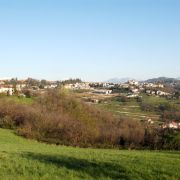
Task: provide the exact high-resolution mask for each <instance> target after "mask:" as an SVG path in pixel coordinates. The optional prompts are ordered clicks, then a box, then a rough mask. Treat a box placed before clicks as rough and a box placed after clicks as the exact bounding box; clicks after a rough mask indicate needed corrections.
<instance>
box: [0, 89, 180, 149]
mask: <svg viewBox="0 0 180 180" xmlns="http://www.w3.org/2000/svg"><path fill="white" fill-rule="evenodd" d="M0 127H3V128H11V129H16V131H17V133H18V134H20V135H22V136H24V137H27V138H32V139H37V140H39V141H44V142H48V143H56V144H63V145H71V146H80V147H106V148H107V147H120V148H151V149H163V148H164V149H180V136H179V135H178V134H176V133H174V132H171V131H168V132H167V130H162V129H151V128H147V127H146V126H145V125H143V124H142V123H141V122H140V121H135V120H132V119H128V118H118V117H115V116H113V115H112V114H111V113H108V112H106V111H103V110H100V109H98V108H95V107H94V106H91V105H87V104H85V103H83V102H81V101H80V100H77V99H76V98H75V97H74V95H73V93H70V92H67V91H65V90H64V89H61V90H56V91H49V92H47V93H46V94H44V95H42V96H41V97H39V98H37V99H36V100H34V103H31V104H22V103H18V102H15V101H10V100H7V98H1V99H0ZM169 136H170V137H171V138H169ZM170 140H171V141H170Z"/></svg>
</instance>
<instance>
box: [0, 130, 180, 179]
mask: <svg viewBox="0 0 180 180" xmlns="http://www.w3.org/2000/svg"><path fill="white" fill-rule="evenodd" d="M179 167H180V152H158V151H154V152H150V151H125V150H123V151H122V150H101V149H98V150H97V149H81V148H72V147H65V146H56V145H47V144H42V143H39V142H36V141H32V140H27V139H23V138H22V137H18V136H16V135H15V134H14V132H13V131H10V130H4V129H0V178H1V179H60V178H61V179H180V171H179Z"/></svg>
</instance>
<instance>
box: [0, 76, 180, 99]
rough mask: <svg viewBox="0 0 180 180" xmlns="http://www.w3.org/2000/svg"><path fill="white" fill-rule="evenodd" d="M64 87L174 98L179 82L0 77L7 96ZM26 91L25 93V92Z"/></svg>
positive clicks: (134, 95)
mask: <svg viewBox="0 0 180 180" xmlns="http://www.w3.org/2000/svg"><path fill="white" fill-rule="evenodd" d="M60 86H61V87H62V86H63V87H64V88H65V89H69V90H87V91H90V92H92V93H94V94H104V95H110V94H115V93H124V94H125V95H126V97H127V98H135V97H139V98H141V96H140V94H141V93H142V92H143V93H146V94H147V95H148V96H159V97H167V98H174V97H176V98H177V96H178V95H179V94H177V92H178V91H176V88H179V82H178V80H177V82H170V83H167V82H163V83H162V82H158V81H157V82H154V83H152V82H148V81H146V82H145V81H144V82H139V81H136V80H128V81H127V82H125V83H106V82H82V81H81V80H80V79H69V80H65V81H47V80H36V79H33V78H28V79H24V80H18V79H17V78H12V79H2V80H1V79H0V93H4V94H7V95H9V96H11V95H14V94H17V95H19V96H24V97H25V96H26V93H27V91H28V92H29V93H31V94H36V93H43V92H44V91H45V90H48V89H55V88H58V87H60ZM25 92H26V93H25Z"/></svg>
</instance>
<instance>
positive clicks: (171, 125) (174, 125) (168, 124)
mask: <svg viewBox="0 0 180 180" xmlns="http://www.w3.org/2000/svg"><path fill="white" fill-rule="evenodd" d="M162 128H163V129H167V128H169V129H180V122H176V121H171V122H166V123H164V124H163V126H162Z"/></svg>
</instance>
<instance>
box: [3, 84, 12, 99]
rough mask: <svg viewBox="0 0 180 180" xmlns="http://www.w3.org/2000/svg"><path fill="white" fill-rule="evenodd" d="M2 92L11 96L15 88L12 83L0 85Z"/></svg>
mask: <svg viewBox="0 0 180 180" xmlns="http://www.w3.org/2000/svg"><path fill="white" fill-rule="evenodd" d="M0 93H3V94H7V95H10V96H11V95H13V93H14V88H13V86H12V85H0Z"/></svg>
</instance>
